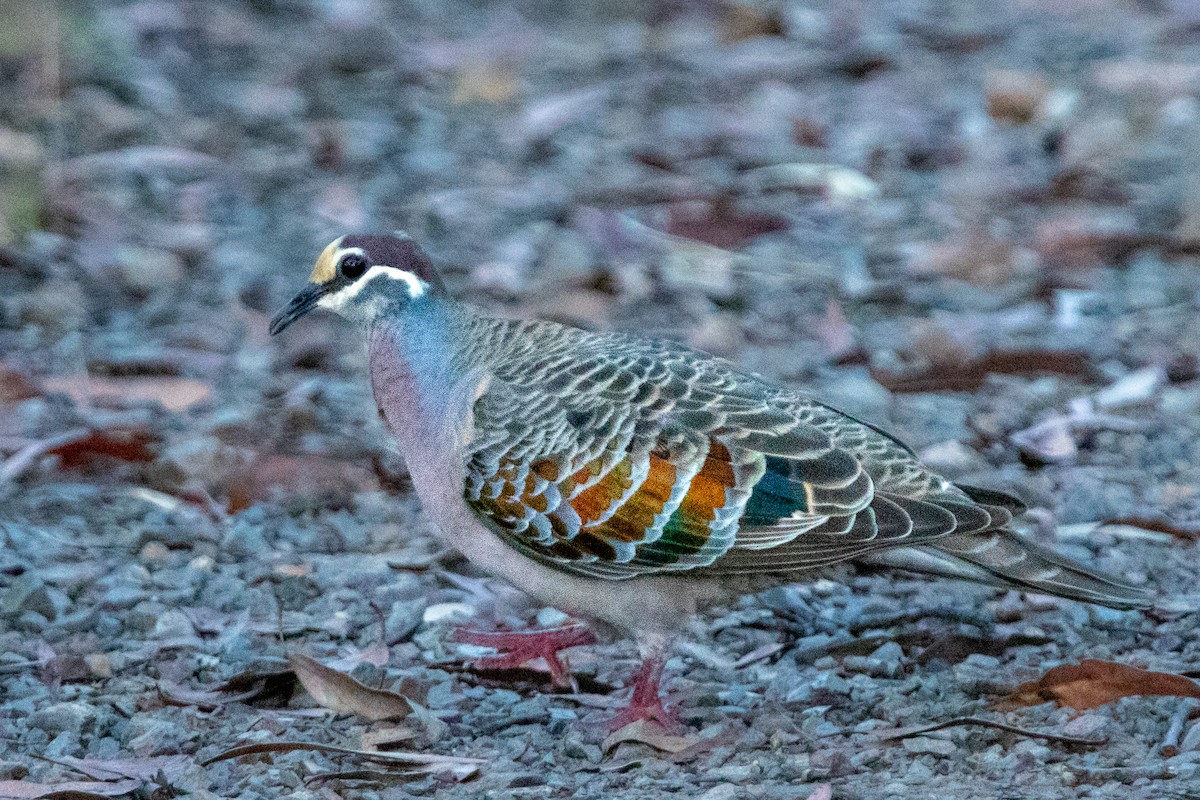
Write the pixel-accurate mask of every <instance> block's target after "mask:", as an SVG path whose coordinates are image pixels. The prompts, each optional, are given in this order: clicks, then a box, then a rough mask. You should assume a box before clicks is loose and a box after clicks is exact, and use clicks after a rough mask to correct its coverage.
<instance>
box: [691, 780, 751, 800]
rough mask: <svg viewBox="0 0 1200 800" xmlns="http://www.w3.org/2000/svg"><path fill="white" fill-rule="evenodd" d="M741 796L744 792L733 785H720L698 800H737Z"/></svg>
mask: <svg viewBox="0 0 1200 800" xmlns="http://www.w3.org/2000/svg"><path fill="white" fill-rule="evenodd" d="M741 794H742V790H741V789H740V788H739V787H737V786H735V785H734V784H732V783H718V784H717V785H716V786H713V787H711V788H710V789H708V791H706V792H705V793H704V794H702V795H700V796H699V797H698V798H697V800H736V799H737V798H738V797H740V796H741Z"/></svg>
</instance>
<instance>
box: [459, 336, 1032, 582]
mask: <svg viewBox="0 0 1200 800" xmlns="http://www.w3.org/2000/svg"><path fill="white" fill-rule="evenodd" d="M567 331H570V333H566V332H567ZM539 334H544V335H539ZM513 347H514V348H516V349H515V350H510V351H509V352H507V353H506V354H505V357H503V358H498V359H496V362H495V364H494V365H493V374H492V376H491V378H492V379H491V380H490V381H489V383H488V388H487V390H486V391H484V392H483V393H482V395H481V396H480V397H479V399H478V400H477V402H476V404H475V407H474V427H473V438H472V441H471V444H470V446H469V447H468V454H467V458H466V483H465V498H466V501H467V503H468V504H469V505H470V506H471V508H472V509H473V510H474V511H475V512H476V513H477V514H478V515H479V516H480V518H481V519H483V520H484V521H485V522H486V523H487V524H488V525H489V526H490V527H491V528H492V529H493V530H495V531H496V532H497V533H498V534H499V535H500V536H501V537H502V538H504V539H505V540H506V541H507V542H508V543H509V544H511V545H512V546H514V547H516V548H517V549H519V550H521V551H522V552H525V553H526V554H528V555H531V556H533V557H535V558H537V559H538V560H540V561H543V562H548V563H551V564H553V565H554V566H557V567H559V568H561V569H564V570H567V571H569V572H574V573H577V574H584V575H591V576H597V577H605V578H613V579H620V578H628V577H634V576H638V575H646V574H651V573H664V572H678V571H705V572H709V573H717V574H737V573H747V572H756V573H765V572H782V571H795V570H802V569H810V568H814V567H820V566H824V565H827V564H831V563H834V562H837V561H843V560H846V559H850V558H855V557H857V556H861V555H865V554H869V553H872V552H875V551H877V550H880V549H882V548H889V547H897V546H901V545H911V544H924V543H928V542H931V541H933V540H934V539H937V538H939V537H943V536H946V535H947V534H950V533H951V532H959V533H971V532H974V531H979V530H985V529H988V528H989V527H990V526H995V525H997V524H1003V523H1004V522H1006V521H1007V520H1008V519H1010V518H1011V516H1010V515H1009V514H1008V512H1007V511H1005V510H1003V509H1000V508H995V507H990V506H988V507H985V506H982V505H979V504H976V503H974V502H972V500H971V499H970V498H969V497H967V495H966V494H964V493H962V492H961V491H959V490H957V489H956V488H955V487H953V486H952V485H950V484H949V483H947V482H946V481H944V480H943V479H941V478H939V477H937V476H935V475H932V474H931V473H929V472H927V471H925V470H924V469H922V468H921V467H920V466H919V464H918V463H917V461H916V459H915V457H914V456H913V455H912V453H911V451H910V450H908V449H907V448H906V447H905V446H904V445H903V444H901V443H899V442H897V441H896V440H894V439H893V438H891V437H890V436H888V435H886V434H885V433H883V432H882V431H879V430H877V429H875V428H873V427H871V426H869V425H866V424H864V423H861V422H859V421H858V420H855V419H853V418H851V417H848V416H846V415H844V414H841V413H840V412H837V411H836V410H834V409H831V408H829V407H827V406H824V405H822V404H820V403H817V402H816V401H813V400H811V399H808V398H806V397H804V396H802V395H798V394H795V393H791V392H786V391H784V390H783V389H780V388H778V387H775V386H773V385H771V384H769V383H766V382H765V381H763V380H761V379H759V378H756V377H754V376H751V375H748V374H745V373H742V372H740V371H738V370H737V369H736V368H735V367H733V365H731V364H729V363H728V362H725V361H723V360H721V359H716V358H713V357H711V356H706V355H703V354H700V353H696V352H695V351H692V350H689V349H687V348H684V347H682V346H679V345H675V344H671V343H666V342H648V341H644V340H637V339H631V338H626V337H622V336H620V335H617V334H594V333H585V332H582V331H572V330H570V329H564V328H560V327H558V326H554V328H552V329H540V328H538V327H527V328H525V329H523V330H522V332H521V336H520V337H519V344H514V345H513Z"/></svg>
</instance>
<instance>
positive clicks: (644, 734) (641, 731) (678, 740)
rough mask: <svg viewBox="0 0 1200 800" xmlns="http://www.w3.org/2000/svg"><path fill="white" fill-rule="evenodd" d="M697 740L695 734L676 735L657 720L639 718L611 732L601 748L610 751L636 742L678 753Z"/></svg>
mask: <svg viewBox="0 0 1200 800" xmlns="http://www.w3.org/2000/svg"><path fill="white" fill-rule="evenodd" d="M697 741H698V739H697V738H696V737H695V736H676V735H675V734H673V733H668V732H667V731H666V730H664V729H663V727H662V726H661V725H659V724H658V723H657V722H653V721H651V720H645V719H639V720H635V721H634V722H631V723H629V724H628V725H626V726H625V727H623V728H619V729H618V730H615V731H613V732H612V733H610V734H609V735H608V738H606V739H605V740H604V744H603V745H601V749H603V750H604V752H606V753H609V752H612V750H613V749H614V748H615V747H616V746H617V745H619V744H622V743H624V742H636V743H638V744H647V745H650V746H651V747H653V748H654V749H655V750H662V751H663V752H664V753H678V752H680V751H682V750H686V749H687V748H689V747H691V746H692V745H694V744H696V742H697Z"/></svg>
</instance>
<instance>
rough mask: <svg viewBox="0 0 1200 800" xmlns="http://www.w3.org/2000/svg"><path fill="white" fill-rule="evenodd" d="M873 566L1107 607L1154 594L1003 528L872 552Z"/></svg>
mask: <svg viewBox="0 0 1200 800" xmlns="http://www.w3.org/2000/svg"><path fill="white" fill-rule="evenodd" d="M866 560H868V561H870V562H871V563H872V564H874V565H876V566H886V567H899V568H901V569H907V570H912V571H915V572H925V573H932V574H935V575H943V576H947V577H954V578H964V579H967V580H973V581H977V582H980V583H991V584H995V585H999V586H1015V587H1020V588H1023V589H1032V590H1034V591H1037V592H1042V593H1044V594H1052V595H1057V596H1059V597H1066V598H1069V599H1071V600H1081V601H1083V602H1085V603H1097V604H1099V605H1102V606H1108V607H1109V608H1121V609H1131V608H1149V607H1150V606H1151V605H1153V596H1152V595H1151V594H1150V593H1149V592H1148V591H1146V590H1145V589H1142V588H1140V587H1137V586H1134V585H1132V584H1130V583H1127V582H1125V581H1123V580H1121V579H1120V578H1117V577H1115V576H1112V575H1109V574H1107V573H1105V572H1102V571H1100V570H1097V569H1093V568H1092V567H1088V566H1085V565H1083V564H1081V563H1079V562H1078V561H1076V560H1074V559H1072V558H1068V557H1067V556H1064V555H1062V554H1060V553H1056V552H1054V551H1053V550H1050V549H1048V548H1046V547H1043V546H1041V545H1039V544H1037V543H1035V542H1031V541H1029V540H1028V539H1026V538H1024V537H1023V536H1020V535H1019V534H1016V533H1014V532H1013V531H1010V530H1007V529H999V530H990V531H981V532H978V533H955V534H950V535H949V536H944V537H942V538H940V539H937V540H936V542H934V543H930V544H929V545H925V546H923V547H919V548H917V547H913V548H902V549H901V548H898V549H896V550H890V551H884V552H882V553H874V554H872V555H871V557H869V558H868V559H866Z"/></svg>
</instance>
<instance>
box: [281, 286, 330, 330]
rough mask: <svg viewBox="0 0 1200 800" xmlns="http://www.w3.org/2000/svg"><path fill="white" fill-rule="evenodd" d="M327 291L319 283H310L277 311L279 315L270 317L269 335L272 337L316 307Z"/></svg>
mask: <svg viewBox="0 0 1200 800" xmlns="http://www.w3.org/2000/svg"><path fill="white" fill-rule="evenodd" d="M327 291H328V289H326V288H325V287H324V286H322V285H321V284H319V283H310V284H309V285H308V286H305V287H304V289H303V291H301V292H300V294H298V295H296V296H295V297H293V298H292V300H291V302H289V303H288V304H287V305H286V306H284V307H283V308H281V309H279V313H277V314H276V315H275V316H273V317H271V329H270V330H271V335H272V336H274V335H275V334H277V333H279V332H280V331H282V330H283V329H284V328H286V327H287V326H288V325H291V324H292V323H293V322H295V321H296V320H298V319H300V318H301V317H303V316H304V315H305V314H307V313H308V312H309V311H312V310H313V308H315V307H316V305H317V301H318V300H320V299H321V298H322V297H324V296H325V293H326V292H327Z"/></svg>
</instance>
